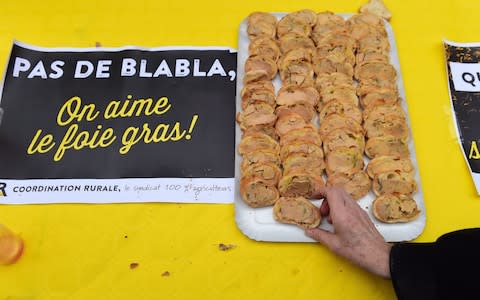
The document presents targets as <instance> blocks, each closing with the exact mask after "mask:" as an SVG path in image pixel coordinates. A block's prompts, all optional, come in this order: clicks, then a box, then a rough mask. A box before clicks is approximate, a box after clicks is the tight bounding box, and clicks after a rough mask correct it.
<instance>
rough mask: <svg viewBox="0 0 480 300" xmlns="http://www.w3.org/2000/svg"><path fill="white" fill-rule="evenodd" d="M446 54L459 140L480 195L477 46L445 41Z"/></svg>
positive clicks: (479, 58) (479, 55) (479, 48)
mask: <svg viewBox="0 0 480 300" xmlns="http://www.w3.org/2000/svg"><path fill="white" fill-rule="evenodd" d="M445 51H446V58H447V75H448V83H449V89H450V98H451V102H452V107H453V111H454V114H455V119H456V126H457V131H458V138H459V142H460V144H461V146H462V150H463V154H464V156H465V159H466V161H467V163H468V166H469V168H470V171H471V175H472V178H473V180H474V182H475V185H476V186H477V191H479V192H480V151H479V149H480V148H479V147H480V122H479V120H480V64H479V62H480V44H459V43H453V42H448V41H446V42H445Z"/></svg>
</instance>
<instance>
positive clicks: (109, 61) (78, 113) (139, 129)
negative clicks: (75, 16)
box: [0, 43, 236, 202]
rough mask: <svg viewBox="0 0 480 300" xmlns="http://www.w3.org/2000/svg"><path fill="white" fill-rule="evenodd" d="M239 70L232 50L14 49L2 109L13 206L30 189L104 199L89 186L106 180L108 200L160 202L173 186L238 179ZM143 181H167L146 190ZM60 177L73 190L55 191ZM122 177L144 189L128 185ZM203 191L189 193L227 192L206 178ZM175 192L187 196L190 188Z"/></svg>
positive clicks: (5, 176) (3, 166)
mask: <svg viewBox="0 0 480 300" xmlns="http://www.w3.org/2000/svg"><path fill="white" fill-rule="evenodd" d="M235 70H236V52H235V51H234V50H231V49H227V48H170V49H169V48H160V49H140V48H133V47H128V48H116V49H108V48H93V49H45V48H36V47H31V46H25V45H21V44H18V43H16V44H14V45H13V48H12V53H11V55H10V59H9V62H8V66H7V69H6V73H5V80H4V86H3V92H2V98H1V102H0V107H1V109H2V110H3V116H2V120H1V124H0V178H1V179H0V181H1V182H4V183H6V185H7V190H6V194H7V195H6V197H5V198H8V197H9V196H14V195H17V196H18V195H20V194H22V193H23V194H25V193H27V192H28V191H27V189H28V188H29V187H30V192H29V193H30V194H35V196H33V197H32V198H35V197H38V196H39V195H42V194H45V193H50V194H51V193H55V192H59V193H62V192H77V194H78V192H80V194H81V192H98V191H92V189H91V188H88V189H87V190H85V185H88V184H93V186H95V185H97V184H99V182H104V183H105V182H106V183H108V184H100V186H104V192H107V194H108V193H112V192H117V193H118V192H121V193H123V194H125V193H126V192H128V191H132V190H134V189H136V192H139V191H140V192H142V193H144V192H145V191H147V192H151V194H149V196H148V197H150V198H155V197H156V196H155V195H158V194H161V193H159V192H162V191H163V192H166V191H165V190H163V189H167V187H166V186H167V185H168V184H166V183H169V184H170V185H171V184H172V183H174V185H175V186H176V185H177V183H181V185H182V184H183V183H184V182H187V183H190V184H191V182H194V181H192V180H193V179H209V178H211V179H222V178H225V179H231V178H233V177H234V151H235V149H234V147H235V146H234V145H235V141H234V140H235V135H234V127H235V123H234V122H235V79H236V78H235V76H236V73H235ZM142 178H145V179H161V178H164V179H166V178H168V179H169V181H166V180H160V181H155V182H152V184H151V185H148V184H147V185H145V184H143V183H144V182H146V181H145V180H143V181H142V180H141V179H142ZM172 178H180V179H181V178H183V179H187V180H189V181H181V180H180V181H172V180H171V179H172ZM27 179H28V180H30V181H28V185H26V183H27V181H25V180H27ZM46 179H49V181H46ZM56 179H59V180H60V179H61V180H64V181H61V182H65V180H67V181H66V182H68V186H71V188H72V189H73V190H72V191H69V190H68V188H67V185H65V186H64V188H63V189H65V190H63V191H55V189H54V188H52V186H53V187H55V186H57V185H58V183H59V182H60V181H58V180H57V181H55V180H56ZM74 179H78V180H74ZM102 179H103V180H104V181H101V180H102ZM120 179H136V180H137V181H135V182H136V183H135V184H130V185H127V184H124V183H125V181H119V180H120ZM79 180H80V181H79ZM81 180H87V181H81ZM88 180H90V181H88ZM91 180H96V182H93V181H91ZM112 180H113V181H112ZM115 180H116V181H115ZM32 182H33V183H35V184H31V183H32ZM39 182H40V183H39ZM119 182H121V183H119ZM132 182H134V181H130V183H132ZM160 182H162V183H163V184H160ZM87 183H88V184H87ZM137 183H139V184H137ZM196 183H198V184H199V186H197V192H198V190H199V189H200V192H198V193H197V194H196V195H195V186H193V185H192V186H191V190H192V192H193V193H194V194H193V195H194V197H196V198H197V201H201V199H198V197H199V196H200V198H202V197H206V194H205V193H206V192H212V191H213V192H214V191H215V190H216V189H217V190H218V189H220V190H222V186H217V187H215V185H213V186H212V187H211V188H210V186H208V184H207V183H209V181H208V180H207V181H204V180H200V181H198V180H197V181H196ZM142 184H143V185H142ZM203 184H207V185H206V186H204V187H202V185H203ZM20 186H21V187H23V189H20ZM62 186H63V185H62ZM14 187H16V189H14ZM34 187H35V191H33V188H34ZM114 187H116V190H115V191H113V189H114ZM154 187H156V188H157V189H153V188H154ZM198 187H201V188H198ZM49 188H50V189H52V190H51V191H44V190H45V189H47V190H48V189H49ZM175 188H176V187H174V188H172V187H170V192H174V191H175ZM209 188H210V189H209ZM109 189H110V190H109ZM176 189H177V190H182V191H186V190H187V188H185V187H184V186H183V185H182V189H180V188H176ZM230 189H231V187H230ZM40 190H41V191H40ZM224 190H228V188H226V187H224ZM132 192H133V191H132ZM154 192H155V193H154ZM202 193H203V194H202ZM126 194H128V193H126ZM89 195H90V194H89ZM135 195H137V194H135ZM202 195H203V196H202ZM87 196H88V195H87ZM186 196H187V195H184V194H182V196H181V197H186ZM62 197H69V195H67V194H66V195H62ZM94 197H95V196H94ZM148 197H147V198H148ZM208 197H210V196H208ZM208 197H207V198H208ZM100 198H103V196H102V197H100ZM106 198H108V196H106ZM106 198H105V199H106ZM125 198H126V199H128V196H125ZM150 198H149V199H147V200H148V201H154V200H158V201H161V200H162V199H160V198H158V199H150ZM174 198H175V197H174ZM0 199H1V198H0ZM22 199H23V198H22ZM184 200H185V201H187V200H189V199H184ZM190 200H192V201H193V200H194V199H190ZM9 201H10V200H9ZM61 201H65V202H70V201H69V199H64V198H62V200H61ZM105 201H107V200H105ZM207 202H208V201H207Z"/></svg>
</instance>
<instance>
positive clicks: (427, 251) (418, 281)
mask: <svg viewBox="0 0 480 300" xmlns="http://www.w3.org/2000/svg"><path fill="white" fill-rule="evenodd" d="M434 248H435V244H434V243H401V244H396V245H393V247H392V250H391V252H390V274H391V277H392V283H393V287H394V289H395V293H396V294H397V297H398V299H399V300H403V299H408V300H412V299H413V300H414V299H422V300H428V299H438V297H437V296H438V291H437V288H438V286H437V283H436V282H437V280H436V274H435V273H436V272H435V257H434V256H435V255H436V253H435V249H434Z"/></svg>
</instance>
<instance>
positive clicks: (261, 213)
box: [234, 13, 426, 242]
mask: <svg viewBox="0 0 480 300" xmlns="http://www.w3.org/2000/svg"><path fill="white" fill-rule="evenodd" d="M273 15H275V16H276V17H277V18H278V19H280V18H281V17H283V16H284V15H285V13H273ZM339 15H340V16H342V17H344V18H349V17H350V16H352V14H339ZM385 28H386V30H387V33H388V38H389V41H390V46H391V50H390V60H391V61H390V63H391V64H392V65H393V66H394V67H395V68H396V70H397V75H398V77H397V78H398V79H397V85H398V91H399V94H400V97H401V98H402V101H401V105H402V107H403V109H404V110H405V112H406V114H407V124H408V127H409V131H410V140H409V150H410V153H411V154H410V158H411V160H412V162H413V165H414V166H415V168H416V172H415V180H416V181H417V184H418V192H417V193H416V194H414V198H415V200H416V201H417V204H418V207H419V209H420V211H421V214H420V216H419V217H418V218H417V219H416V220H415V221H413V222H409V223H402V224H385V223H381V222H378V221H377V220H376V219H375V218H374V217H373V215H372V213H371V203H372V201H373V200H374V199H375V197H374V194H373V192H371V191H370V193H369V194H368V195H367V196H365V197H363V198H362V199H361V200H359V201H358V204H359V205H360V206H361V207H362V208H363V209H364V210H365V211H367V213H368V215H369V216H370V218H371V219H372V221H373V222H374V224H375V226H376V227H377V229H378V230H379V232H380V233H381V234H382V235H383V237H384V238H385V240H386V241H388V242H399V241H409V240H413V239H415V238H416V237H417V236H419V235H420V234H421V233H422V231H423V228H424V227H425V221H426V215H425V205H424V199H423V191H422V185H421V182H420V176H419V171H418V163H417V157H416V154H415V148H414V145H413V138H412V134H411V126H410V118H409V113H408V108H407V103H406V102H405V90H404V86H403V81H402V75H401V72H400V64H399V59H398V53H397V45H396V43H395V38H394V35H393V30H392V27H391V26H390V24H389V23H388V22H385ZM248 43H249V39H248V35H247V20H246V19H245V20H243V22H242V23H241V24H240V28H239V33H238V60H237V96H236V102H237V112H238V111H241V97H240V92H241V90H242V88H243V76H244V69H243V68H244V65H245V60H246V59H247V58H248ZM273 84H274V85H275V87H276V89H277V90H278V89H279V88H280V86H281V82H280V79H279V76H278V75H277V77H276V78H275V80H274V81H273ZM241 137H242V132H241V130H240V127H239V126H238V124H237V126H236V138H235V149H238V144H239V142H240V140H241ZM241 160H242V157H241V156H240V155H239V154H238V151H236V157H235V202H234V203H235V221H236V223H237V226H238V227H239V228H240V230H241V231H242V232H243V233H244V234H245V235H246V236H248V237H249V238H251V239H253V240H257V241H269V242H314V240H312V239H311V238H309V237H307V236H306V235H305V233H304V231H303V229H301V228H299V227H297V226H294V225H287V224H281V223H278V222H276V221H275V220H274V219H273V214H272V207H265V208H251V207H249V206H247V205H246V204H245V203H244V202H243V200H242V199H241V196H240V162H241ZM367 162H368V159H367V158H366V157H365V165H366V164H367ZM321 201H322V200H318V201H314V204H315V205H317V206H318V205H320V204H321ZM320 228H324V229H327V230H329V231H332V226H331V225H330V224H329V223H328V222H327V221H326V219H324V220H322V223H321V224H320Z"/></svg>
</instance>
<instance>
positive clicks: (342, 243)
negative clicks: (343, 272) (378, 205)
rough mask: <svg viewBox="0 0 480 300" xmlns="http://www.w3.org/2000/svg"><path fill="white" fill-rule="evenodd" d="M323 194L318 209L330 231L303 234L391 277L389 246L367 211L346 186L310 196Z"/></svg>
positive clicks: (349, 258) (365, 266)
mask: <svg viewBox="0 0 480 300" xmlns="http://www.w3.org/2000/svg"><path fill="white" fill-rule="evenodd" d="M321 197H324V199H325V200H324V201H323V203H322V205H321V206H320V213H321V214H322V216H323V217H325V216H326V217H327V218H328V220H329V221H331V223H332V225H333V231H334V232H333V233H331V232H328V231H326V230H323V229H320V228H314V229H307V230H305V234H306V235H307V236H309V237H311V238H313V239H314V240H316V241H319V242H320V243H322V244H324V245H325V246H327V247H328V248H329V249H330V250H331V251H332V252H334V253H336V254H338V255H340V256H342V257H345V258H346V259H348V260H350V261H351V262H353V263H354V264H356V265H358V266H360V267H362V268H364V269H366V270H368V271H370V272H372V273H374V274H376V275H379V276H381V277H384V278H390V265H389V259H390V249H391V245H390V244H388V243H387V242H385V240H384V238H383V237H382V235H381V234H380V233H379V232H378V230H377V229H376V228H375V225H374V224H373V223H372V221H371V220H370V218H369V216H368V215H367V213H366V212H365V211H364V210H363V209H362V208H361V207H360V206H359V205H358V204H357V202H356V201H355V200H353V199H352V198H351V197H350V195H348V194H347V192H345V190H343V189H341V188H336V187H327V188H322V189H321V190H319V191H318V193H317V194H316V195H313V198H321Z"/></svg>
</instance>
